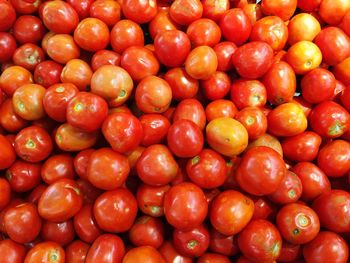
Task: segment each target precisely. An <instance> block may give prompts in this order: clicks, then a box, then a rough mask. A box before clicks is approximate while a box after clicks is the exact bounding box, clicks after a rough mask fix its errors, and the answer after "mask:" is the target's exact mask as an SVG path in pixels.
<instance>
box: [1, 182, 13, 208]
mask: <svg viewBox="0 0 350 263" xmlns="http://www.w3.org/2000/svg"><path fill="white" fill-rule="evenodd" d="M0 191H1V195H0V209H1V210H2V209H3V208H5V207H6V206H7V205H8V204H9V203H10V201H11V185H10V184H9V182H8V181H6V179H4V178H0Z"/></svg>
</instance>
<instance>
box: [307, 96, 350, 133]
mask: <svg viewBox="0 0 350 263" xmlns="http://www.w3.org/2000/svg"><path fill="white" fill-rule="evenodd" d="M309 120H310V125H311V128H312V129H313V130H314V131H315V132H317V133H318V134H319V135H320V136H322V137H326V138H336V137H340V136H342V135H343V134H344V133H345V132H346V131H347V130H348V129H349V127H350V115H349V113H348V112H347V110H346V109H344V108H343V107H342V106H340V105H339V104H338V103H336V102H333V101H325V102H322V103H320V104H318V105H317V106H315V107H314V108H313V109H312V111H311V113H310V115H309Z"/></svg>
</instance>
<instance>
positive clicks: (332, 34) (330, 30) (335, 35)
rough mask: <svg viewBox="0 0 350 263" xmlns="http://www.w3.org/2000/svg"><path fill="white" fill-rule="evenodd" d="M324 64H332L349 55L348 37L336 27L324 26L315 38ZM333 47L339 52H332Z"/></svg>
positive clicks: (349, 41) (349, 42)
mask: <svg viewBox="0 0 350 263" xmlns="http://www.w3.org/2000/svg"><path fill="white" fill-rule="evenodd" d="M315 43H316V45H317V46H318V47H319V48H320V50H321V52H322V56H323V60H324V62H325V63H326V64H328V65H330V66H334V65H336V64H338V63H340V62H342V61H343V60H344V59H346V58H347V57H348V56H350V38H349V37H348V36H347V35H346V34H345V33H344V31H342V30H341V29H340V28H337V27H326V28H324V29H322V31H321V32H320V33H319V34H318V35H317V37H316V38H315ZM334 49H337V50H339V52H334Z"/></svg>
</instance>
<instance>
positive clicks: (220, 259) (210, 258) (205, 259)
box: [197, 253, 231, 263]
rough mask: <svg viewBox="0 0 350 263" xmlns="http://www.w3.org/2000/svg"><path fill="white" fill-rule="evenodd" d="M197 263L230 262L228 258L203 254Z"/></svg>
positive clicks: (213, 254)
mask: <svg viewBox="0 0 350 263" xmlns="http://www.w3.org/2000/svg"><path fill="white" fill-rule="evenodd" d="M197 262H198V263H205V262H210V263H229V262H231V261H230V260H229V258H228V257H225V256H223V255H220V254H215V253H205V254H203V255H202V256H200V257H199V258H198V260H197Z"/></svg>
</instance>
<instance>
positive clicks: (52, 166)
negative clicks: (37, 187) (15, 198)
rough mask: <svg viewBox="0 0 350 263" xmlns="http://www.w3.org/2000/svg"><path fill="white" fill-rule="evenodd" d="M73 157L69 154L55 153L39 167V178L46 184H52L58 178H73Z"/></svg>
mask: <svg viewBox="0 0 350 263" xmlns="http://www.w3.org/2000/svg"><path fill="white" fill-rule="evenodd" d="M73 161H74V158H73V157H72V156H71V155H69V154H56V155H52V156H51V157H49V158H48V159H47V160H46V161H45V162H44V164H43V166H42V168H41V178H42V180H43V181H44V182H45V183H47V184H52V183H53V182H55V181H57V180H58V179H62V178H69V179H73V178H74V176H75V172H74V163H73Z"/></svg>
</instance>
